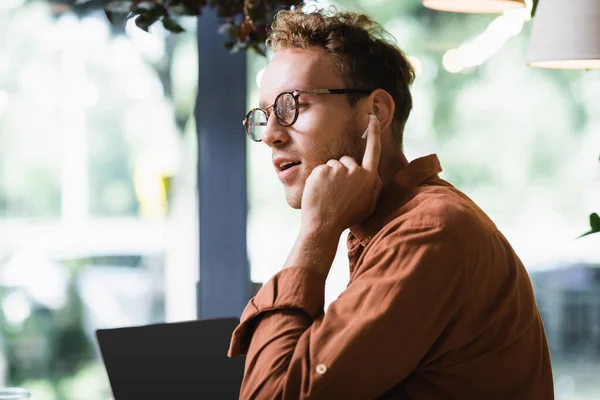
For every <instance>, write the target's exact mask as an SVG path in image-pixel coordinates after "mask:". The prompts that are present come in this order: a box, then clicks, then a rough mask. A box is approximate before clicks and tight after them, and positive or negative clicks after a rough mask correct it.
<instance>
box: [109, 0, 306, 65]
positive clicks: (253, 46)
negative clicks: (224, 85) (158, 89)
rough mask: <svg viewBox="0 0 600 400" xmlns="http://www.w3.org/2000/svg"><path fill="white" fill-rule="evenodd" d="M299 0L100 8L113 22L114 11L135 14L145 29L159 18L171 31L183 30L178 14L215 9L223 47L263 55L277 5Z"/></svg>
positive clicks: (149, 2)
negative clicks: (224, 38) (225, 35)
mask: <svg viewBox="0 0 600 400" xmlns="http://www.w3.org/2000/svg"><path fill="white" fill-rule="evenodd" d="M301 3H302V1H301V0H260V1H257V0H220V1H217V0H210V2H209V3H207V1H206V0H171V1H169V2H164V1H161V0H134V1H131V0H109V1H107V2H106V4H105V8H104V11H105V13H106V17H107V18H108V20H109V21H110V22H111V23H116V22H117V20H118V18H116V17H117V15H120V16H123V15H124V16H125V17H126V19H129V18H135V24H136V25H137V26H138V27H139V28H140V29H142V30H144V31H146V32H148V30H149V29H150V27H151V26H152V25H153V24H154V23H156V22H158V21H160V22H162V24H163V26H164V27H165V29H167V30H168V31H170V32H174V33H181V32H183V31H184V29H183V27H182V26H181V25H179V23H177V17H178V16H200V15H202V11H203V9H205V8H206V7H210V8H212V9H215V11H216V13H217V16H218V17H219V18H221V20H222V21H223V24H222V26H221V28H220V29H219V30H220V31H221V32H225V33H226V34H227V36H228V40H227V42H226V43H225V47H226V48H227V49H229V50H230V51H232V52H236V51H240V50H254V51H255V52H256V53H257V54H260V55H262V56H265V55H266V47H265V40H266V37H267V32H268V30H269V27H270V24H271V21H272V20H273V17H274V16H275V14H276V13H277V11H279V10H281V9H290V8H291V7H295V6H299V5H300V4H301Z"/></svg>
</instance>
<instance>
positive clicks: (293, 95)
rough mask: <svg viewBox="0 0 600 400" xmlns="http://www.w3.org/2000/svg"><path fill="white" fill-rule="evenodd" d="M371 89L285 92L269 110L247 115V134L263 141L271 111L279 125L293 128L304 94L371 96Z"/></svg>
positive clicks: (264, 109) (251, 137)
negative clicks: (299, 99) (301, 97)
mask: <svg viewBox="0 0 600 400" xmlns="http://www.w3.org/2000/svg"><path fill="white" fill-rule="evenodd" d="M371 92H373V90H371V89H314V90H294V91H293V92H283V93H280V94H279V95H277V97H276V98H275V102H274V103H273V104H272V105H270V106H268V107H267V108H260V107H258V108H253V109H252V110H250V111H249V112H248V114H246V118H245V119H244V121H243V122H242V124H243V125H244V127H245V128H246V133H247V134H248V136H249V137H250V139H252V140H253V141H255V142H260V141H262V138H263V136H264V133H265V131H266V129H267V122H268V121H269V117H270V115H271V111H270V109H273V111H274V112H275V118H276V119H277V122H278V123H279V125H281V126H283V127H288V126H292V125H294V124H295V123H296V120H297V119H298V114H299V111H298V97H300V95H303V94H370V93H371Z"/></svg>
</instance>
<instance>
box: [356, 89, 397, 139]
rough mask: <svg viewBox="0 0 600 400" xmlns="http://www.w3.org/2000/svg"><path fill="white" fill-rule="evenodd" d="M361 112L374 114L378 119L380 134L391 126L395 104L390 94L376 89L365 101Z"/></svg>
mask: <svg viewBox="0 0 600 400" xmlns="http://www.w3.org/2000/svg"><path fill="white" fill-rule="evenodd" d="M365 100H366V101H365V102H364V105H363V107H364V108H363V110H364V112H366V113H371V114H375V115H376V116H377V119H379V124H380V126H381V132H382V133H384V132H386V130H387V129H388V128H390V127H391V126H392V122H393V120H394V112H395V111H396V103H395V102H394V98H393V97H392V95H391V94H389V93H388V92H387V91H385V90H383V89H376V90H375V91H373V93H371V94H370V95H369V97H368V98H366V99H365Z"/></svg>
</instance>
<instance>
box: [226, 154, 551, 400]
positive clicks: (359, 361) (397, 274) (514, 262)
mask: <svg viewBox="0 0 600 400" xmlns="http://www.w3.org/2000/svg"><path fill="white" fill-rule="evenodd" d="M439 172H441V167H440V164H439V160H438V158H437V156H436V155H429V156H426V157H422V158H419V159H416V160H414V161H412V162H411V163H410V164H409V165H408V166H406V167H404V168H402V169H401V170H400V171H399V172H398V174H397V175H396V176H395V178H394V180H393V182H392V183H391V184H389V185H388V186H387V187H385V188H384V189H383V190H382V192H381V195H380V198H379V201H378V204H377V207H376V210H375V212H374V214H372V215H371V216H370V217H369V218H368V219H367V220H366V221H365V222H364V223H362V224H361V225H360V226H359V227H356V228H352V229H351V232H350V233H349V235H348V250H349V253H348V255H349V261H350V282H349V284H348V286H347V288H346V289H345V290H344V291H343V292H342V294H341V295H340V296H339V297H338V298H337V299H336V300H335V301H333V302H332V303H331V304H330V306H329V308H328V310H327V313H324V292H325V291H324V288H325V279H326V276H324V275H323V274H321V273H318V272H316V271H315V270H312V269H310V268H305V267H304V268H298V267H291V268H286V269H283V270H282V271H280V272H278V273H277V274H276V275H275V276H273V278H272V279H270V280H269V281H268V282H267V283H266V284H265V285H264V286H263V287H262V289H261V290H260V291H259V292H258V294H257V295H256V296H255V297H254V298H253V299H251V300H250V302H249V304H248V305H247V307H246V308H245V310H244V312H243V314H242V316H241V319H240V325H239V326H238V327H237V329H236V330H235V331H234V332H233V336H232V339H231V347H230V349H229V356H230V357H231V356H235V355H238V354H246V360H245V363H246V370H245V375H244V379H243V383H242V387H241V391H240V398H241V399H330V400H331V399H334V400H337V399H378V398H380V399H417V400H419V399H427V400H429V399H444V400H445V399H502V400H506V399H511V400H520V399H523V400H525V399H527V400H547V399H553V398H554V392H553V381H552V370H551V364H550V356H549V352H548V345H547V341H546V336H545V332H544V327H543V324H542V321H541V318H540V314H539V311H538V308H537V306H536V302H535V298H534V293H533V289H532V285H531V282H530V279H529V276H528V274H527V271H526V269H525V268H524V266H523V264H522V262H521V261H520V259H519V258H518V256H517V255H516V254H515V252H514V250H513V249H512V247H511V245H510V244H509V242H508V241H507V240H506V238H505V237H504V236H503V235H502V233H500V231H499V230H498V229H497V227H496V226H495V224H494V223H493V222H492V221H491V220H490V218H488V216H487V215H486V214H485V213H484V212H483V211H482V210H481V209H480V208H479V207H478V206H477V205H476V204H475V203H474V202H473V201H471V200H470V199H469V198H468V197H467V196H466V195H465V194H463V193H461V192H460V191H459V190H457V189H456V188H454V187H453V186H452V185H450V184H449V183H448V182H446V181H444V180H442V179H440V178H439V176H438V174H439Z"/></svg>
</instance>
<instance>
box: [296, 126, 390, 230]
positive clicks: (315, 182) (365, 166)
mask: <svg viewBox="0 0 600 400" xmlns="http://www.w3.org/2000/svg"><path fill="white" fill-rule="evenodd" d="M367 132H368V133H367V145H366V149H365V155H364V158H363V162H362V165H358V164H357V162H356V161H355V160H354V159H353V158H352V157H349V156H343V157H342V158H340V159H339V160H329V161H328V162H327V164H324V165H320V166H318V167H316V168H315V169H314V170H313V171H312V173H311V174H310V176H309V177H308V179H307V180H306V186H305V188H304V193H303V195H302V228H303V229H308V230H324V231H327V232H331V233H332V234H335V235H338V236H339V235H341V233H342V232H343V231H344V230H345V229H347V228H349V227H351V226H352V225H355V224H357V223H360V222H362V221H364V220H365V219H366V218H367V217H368V216H370V215H371V214H372V213H373V211H374V210H375V206H376V204H377V200H378V199H379V194H380V192H381V180H380V178H379V173H378V169H379V159H380V157H381V129H380V126H379V120H378V119H377V117H375V116H374V115H369V126H368V128H367Z"/></svg>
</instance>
